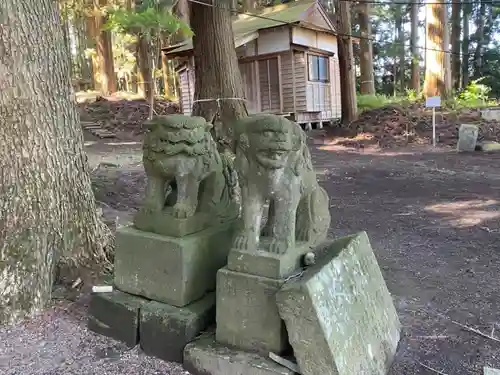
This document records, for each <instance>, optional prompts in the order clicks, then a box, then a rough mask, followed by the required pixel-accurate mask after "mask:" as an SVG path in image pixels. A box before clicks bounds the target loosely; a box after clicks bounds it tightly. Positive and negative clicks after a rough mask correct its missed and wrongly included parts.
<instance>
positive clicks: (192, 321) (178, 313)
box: [139, 293, 215, 363]
mask: <svg viewBox="0 0 500 375" xmlns="http://www.w3.org/2000/svg"><path fill="white" fill-rule="evenodd" d="M213 323H215V293H210V294H208V295H206V296H205V297H203V298H202V299H201V300H199V301H196V302H193V303H191V304H189V305H188V306H186V307H180V308H179V307H174V306H170V305H167V304H164V303H160V302H155V301H151V302H149V303H147V304H145V305H143V306H142V307H141V309H140V322H139V336H140V344H141V348H142V350H143V351H144V353H146V354H147V355H152V356H154V357H157V358H160V359H163V360H165V361H170V362H179V363H182V360H183V351H184V347H185V346H186V344H188V343H189V342H191V341H192V340H194V339H195V338H196V336H198V335H199V334H200V332H201V331H203V330H204V329H206V328H207V327H209V326H210V325H212V324H213Z"/></svg>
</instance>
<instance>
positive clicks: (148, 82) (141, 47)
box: [136, 36, 153, 100]
mask: <svg viewBox="0 0 500 375" xmlns="http://www.w3.org/2000/svg"><path fill="white" fill-rule="evenodd" d="M136 48H137V50H136V51H137V53H136V62H137V92H138V93H139V95H142V96H143V97H144V98H145V99H148V100H149V99H150V98H151V95H153V82H152V70H151V51H150V48H149V43H148V41H147V39H146V38H145V37H142V36H138V37H137V43H136Z"/></svg>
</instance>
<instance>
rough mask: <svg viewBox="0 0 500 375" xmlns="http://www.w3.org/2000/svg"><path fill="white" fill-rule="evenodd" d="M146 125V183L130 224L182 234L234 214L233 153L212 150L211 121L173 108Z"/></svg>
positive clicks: (193, 231) (229, 217)
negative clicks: (171, 113) (174, 112)
mask: <svg viewBox="0 0 500 375" xmlns="http://www.w3.org/2000/svg"><path fill="white" fill-rule="evenodd" d="M146 126H147V127H148V132H147V133H146V135H145V137H144V146H143V149H144V154H143V164H144V169H145V171H146V175H147V178H148V183H147V186H146V197H145V200H144V203H143V206H142V207H141V209H140V210H139V212H138V213H137V214H136V216H135V217H134V225H135V227H136V228H138V229H141V230H144V231H148V232H153V233H158V234H163V235H168V236H174V237H182V236H185V235H188V234H191V233H196V232H199V231H200V230H203V229H206V228H208V227H211V226H217V225H219V224H220V223H222V222H225V221H228V220H232V219H234V218H235V217H237V215H238V212H239V207H238V205H237V203H236V201H235V199H234V186H235V185H236V177H235V173H234V169H233V166H232V159H231V158H228V157H224V156H221V155H220V154H219V152H218V151H217V144H216V143H215V141H214V140H213V138H212V136H211V134H210V128H211V127H212V124H210V123H208V122H207V121H205V119H204V118H203V117H191V116H184V115H179V114H176V115H168V116H156V117H154V118H153V119H152V120H151V121H149V122H148V123H147V124H146ZM166 192H167V193H166ZM207 217H209V218H210V220H207Z"/></svg>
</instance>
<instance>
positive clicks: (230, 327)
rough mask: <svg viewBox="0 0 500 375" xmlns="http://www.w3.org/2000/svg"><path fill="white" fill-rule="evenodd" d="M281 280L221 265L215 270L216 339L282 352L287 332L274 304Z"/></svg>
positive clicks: (267, 351) (247, 347) (255, 349)
mask: <svg viewBox="0 0 500 375" xmlns="http://www.w3.org/2000/svg"><path fill="white" fill-rule="evenodd" d="M282 284H283V280H276V279H270V278H267V277H262V276H256V275H249V274H245V273H241V272H234V271H230V270H228V269H227V268H222V269H221V270H219V272H218V273H217V319H216V320H217V331H216V336H217V341H218V342H220V343H222V344H225V345H229V346H233V347H237V348H241V349H243V350H249V351H255V352H260V353H262V354H264V355H267V354H268V353H269V352H274V353H276V354H280V353H282V352H283V351H284V350H285V349H286V348H287V347H288V339H287V332H286V329H285V325H284V322H283V321H282V320H281V318H280V316H279V312H278V306H277V305H276V293H277V292H278V290H279V288H280V287H281V285H282Z"/></svg>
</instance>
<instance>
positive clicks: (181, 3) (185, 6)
mask: <svg viewBox="0 0 500 375" xmlns="http://www.w3.org/2000/svg"><path fill="white" fill-rule="evenodd" d="M202 6H203V5H202ZM172 12H173V14H175V15H176V16H177V18H179V19H180V20H181V21H183V22H184V23H185V24H186V25H189V23H190V22H189V0H177V2H176V3H175V6H174V9H173V10H172ZM184 40H186V35H184V33H183V32H182V31H181V30H179V31H178V32H176V33H175V34H174V35H172V36H171V37H170V42H171V44H172V45H174V44H177V43H181V42H182V41H184Z"/></svg>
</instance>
